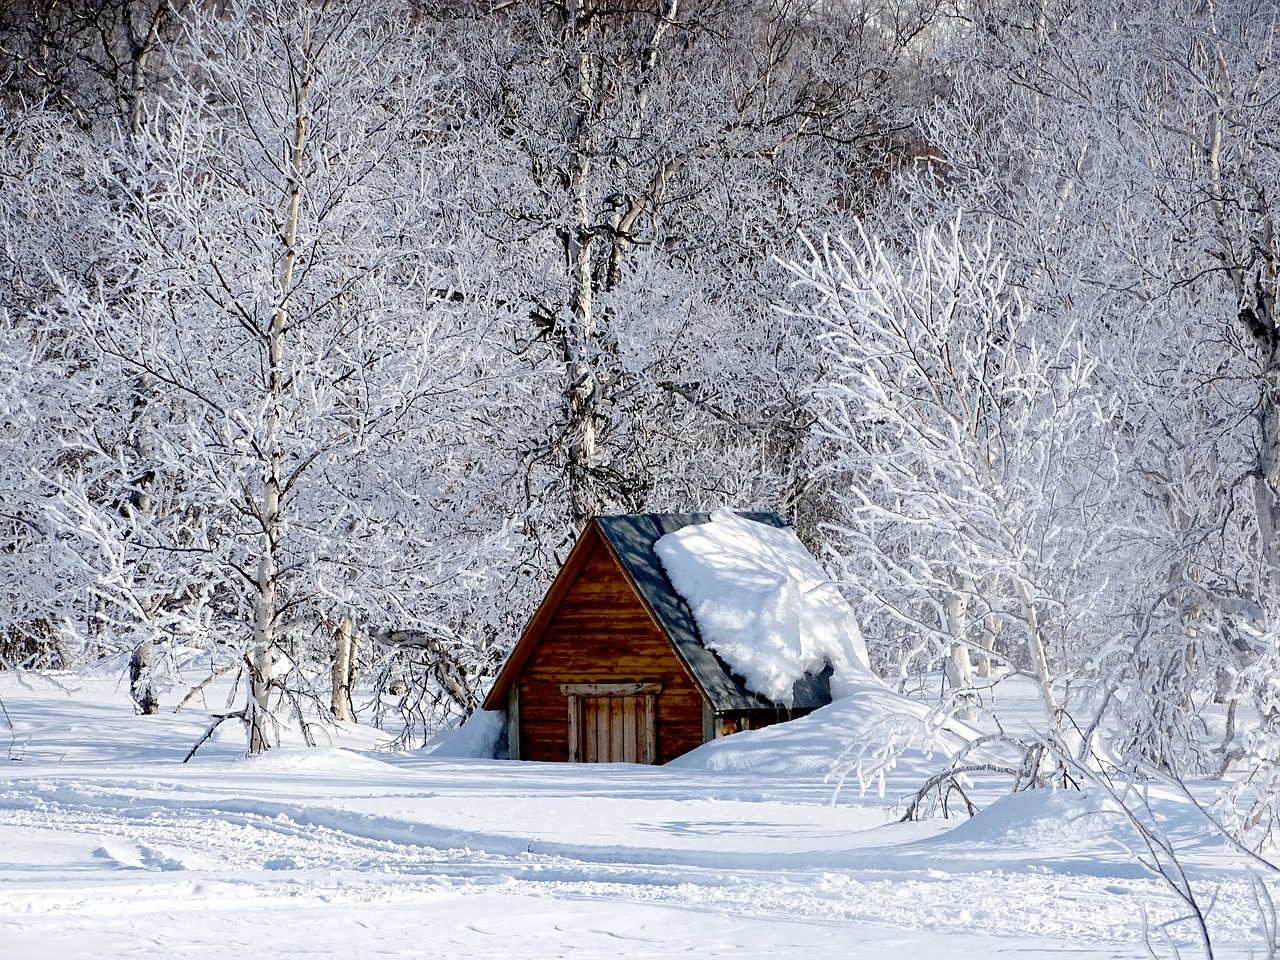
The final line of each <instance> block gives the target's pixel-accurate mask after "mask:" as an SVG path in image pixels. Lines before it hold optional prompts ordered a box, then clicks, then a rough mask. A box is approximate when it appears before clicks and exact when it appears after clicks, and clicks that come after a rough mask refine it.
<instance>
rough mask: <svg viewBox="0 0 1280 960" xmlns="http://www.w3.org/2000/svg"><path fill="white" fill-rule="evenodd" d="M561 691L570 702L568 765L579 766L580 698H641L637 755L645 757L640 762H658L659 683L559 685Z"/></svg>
mask: <svg viewBox="0 0 1280 960" xmlns="http://www.w3.org/2000/svg"><path fill="white" fill-rule="evenodd" d="M560 692H561V693H563V694H564V695H565V697H566V698H567V699H568V701H569V703H568V706H569V762H570V763H581V762H583V760H582V757H581V752H582V751H581V742H582V731H581V729H580V727H581V718H582V708H581V703H580V698H582V697H644V720H643V724H644V728H643V731H642V732H641V742H640V745H639V746H640V750H639V754H640V756H642V757H643V756H647V757H648V759H647V760H641V761H639V762H641V763H657V762H658V736H657V733H658V694H660V693H661V692H662V684H661V683H659V682H656V681H634V682H627V683H562V684H560Z"/></svg>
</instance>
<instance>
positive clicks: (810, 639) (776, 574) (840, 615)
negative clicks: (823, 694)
mask: <svg viewBox="0 0 1280 960" xmlns="http://www.w3.org/2000/svg"><path fill="white" fill-rule="evenodd" d="M655 549H656V550H657V553H658V558H659V559H660V560H661V561H662V565H663V567H664V568H666V571H667V576H668V577H670V578H671V583H672V585H673V586H674V587H675V588H676V592H678V593H679V594H680V595H681V596H682V597H684V598H685V600H686V601H687V602H688V604H689V609H690V610H691V611H692V612H693V617H694V620H695V621H697V624H698V630H699V632H700V633H701V634H702V641H703V643H705V644H706V645H707V647H708V648H710V649H711V650H714V651H715V652H716V653H717V654H719V655H720V656H721V657H722V658H723V659H724V661H725V663H727V664H728V665H729V668H730V669H731V670H733V672H734V673H736V674H738V676H740V677H742V679H743V681H744V682H745V683H746V685H747V687H748V688H749V689H751V690H753V691H755V692H756V693H759V694H761V695H762V696H765V697H768V698H769V699H770V700H772V701H774V702H775V703H781V704H784V705H786V706H790V705H791V701H792V688H793V686H794V685H795V682H796V681H797V680H799V679H800V678H801V677H802V676H803V675H804V674H805V673H806V672H813V673H817V672H820V671H821V670H822V668H823V667H824V666H825V665H826V664H828V663H830V664H831V666H832V668H833V671H834V672H833V673H832V677H831V690H832V695H833V696H835V697H840V696H841V695H842V693H844V692H847V690H848V689H849V687H848V684H849V683H850V681H852V680H854V679H855V678H856V679H858V680H862V681H864V682H865V680H866V679H867V677H869V676H870V675H871V671H870V668H869V666H868V664H867V650H866V647H865V645H864V644H863V642H862V634H861V633H860V632H859V630H858V624H857V621H856V620H855V618H854V615H853V610H852V609H851V608H850V606H849V604H848V603H847V602H846V601H845V599H844V597H842V596H841V595H840V592H839V590H837V589H836V587H835V586H834V585H833V584H832V583H831V581H830V578H829V577H828V576H827V574H826V573H825V572H824V571H823V569H822V568H821V567H820V566H818V564H817V562H816V561H815V560H814V559H813V557H812V556H811V555H810V553H809V551H808V550H806V549H805V547H804V545H803V544H802V543H801V542H800V540H799V539H798V538H797V537H796V535H795V533H794V532H793V531H791V530H789V529H778V528H777V527H772V526H768V525H766V524H763V523H757V522H755V521H754V520H747V519H745V518H743V517H740V516H738V515H737V514H735V513H733V512H732V511H730V510H717V511H716V512H715V513H713V514H712V515H711V520H710V522H708V523H703V524H693V525H691V526H687V527H685V528H683V529H682V530H678V531H676V532H675V533H670V534H667V535H666V536H665V537H663V538H662V539H660V540H659V541H658V542H657V545H656V547H655Z"/></svg>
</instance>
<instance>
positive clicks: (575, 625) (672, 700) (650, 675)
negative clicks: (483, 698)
mask: <svg viewBox="0 0 1280 960" xmlns="http://www.w3.org/2000/svg"><path fill="white" fill-rule="evenodd" d="M529 639H531V640H536V643H535V645H534V647H533V649H532V651H531V652H530V654H529V657H528V659H527V660H526V661H525V664H524V666H523V669H522V670H521V671H520V677H519V680H518V683H519V701H520V709H519V715H520V731H519V743H520V757H521V759H523V760H558V761H567V760H568V759H569V705H568V698H567V697H566V695H565V694H564V693H563V692H562V691H561V689H560V688H561V685H562V684H580V683H619V682H631V681H635V682H645V683H653V682H657V683H661V684H662V691H661V693H659V694H658V697H657V713H656V728H657V729H656V735H657V736H656V740H657V744H656V746H657V757H656V759H657V762H658V763H666V762H667V761H668V760H671V759H673V758H675V757H678V756H680V755H681V754H682V753H688V752H689V751H690V750H692V749H693V748H694V747H697V746H699V745H700V744H701V743H702V705H703V697H702V693H701V691H699V689H698V688H697V687H696V686H695V685H694V683H693V680H692V678H690V676H689V674H688V673H687V672H686V671H685V668H684V665H683V664H682V663H681V662H680V659H679V657H677V656H676V653H675V651H674V650H673V649H672V647H671V643H670V641H668V640H667V638H666V637H665V636H664V635H663V633H662V632H661V631H660V630H659V629H658V627H657V625H656V624H655V623H654V622H653V620H652V619H651V618H650V616H649V614H648V612H647V611H646V610H645V608H644V605H643V604H642V603H641V602H640V599H639V598H638V597H637V596H636V595H635V593H634V592H633V591H632V589H631V587H630V585H629V584H628V583H627V581H626V578H625V576H624V575H623V572H622V570H621V568H620V567H619V566H618V563H617V561H615V560H614V559H613V556H612V555H611V554H610V553H609V550H608V548H607V547H606V546H605V545H604V543H603V542H601V541H600V540H599V539H597V540H596V541H595V543H594V545H593V546H592V548H591V551H590V553H588V555H587V557H586V560H585V561H584V563H583V565H582V567H581V569H580V570H579V572H578V575H577V577H576V578H575V579H574V581H573V583H572V584H571V585H570V586H569V588H568V590H567V591H566V592H565V594H564V596H563V598H562V599H561V601H560V603H559V605H558V606H557V607H556V609H555V611H554V612H553V613H552V614H551V616H550V618H549V620H548V621H547V623H546V626H545V627H544V629H543V630H542V633H541V635H540V636H538V637H536V638H534V637H530V638H529Z"/></svg>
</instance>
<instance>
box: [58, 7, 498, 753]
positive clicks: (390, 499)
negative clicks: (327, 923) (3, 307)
mask: <svg viewBox="0 0 1280 960" xmlns="http://www.w3.org/2000/svg"><path fill="white" fill-rule="evenodd" d="M408 29H410V28H409V25H408V23H407V21H404V20H401V19H398V17H397V14H396V12H395V10H393V9H388V10H380V11H378V15H377V16H374V15H372V14H371V13H370V12H369V11H367V10H363V9H360V8H357V7H355V6H354V5H350V4H338V3H331V4H320V5H315V6H312V5H308V4H293V3H283V2H282V3H278V4H266V5H263V4H251V5H245V6H244V7H234V8H232V9H230V10H228V11H226V12H225V13H223V14H221V15H214V14H204V13H200V14H193V15H192V16H190V17H189V18H188V19H187V20H186V21H184V30H185V32H186V33H185V36H184V40H185V42H186V49H187V51H188V52H187V53H186V54H185V55H184V56H185V59H184V63H183V69H182V71H181V72H180V73H178V72H177V71H175V75H176V76H178V77H179V79H178V80H176V81H175V82H174V84H173V85H172V86H171V87H170V88H169V90H168V92H167V93H166V95H165V97H164V98H163V100H162V102H161V104H160V106H159V107H158V109H157V110H156V111H155V112H154V114H153V115H152V116H150V117H149V118H148V121H147V123H146V124H144V127H143V130H142V132H141V135H140V137H139V139H138V141H137V149H133V150H129V151H124V152H123V155H122V157H121V161H120V162H121V163H122V164H124V165H125V167H124V169H125V170H126V175H128V176H129V177H131V178H132V182H138V183H145V184H146V185H147V189H146V191H145V193H144V194H143V199H142V203H143V205H144V218H143V220H144V222H145V224H146V230H145V231H144V232H143V233H142V235H141V236H139V235H137V234H136V233H134V232H133V231H132V230H131V229H129V226H128V225H127V224H125V223H123V222H122V223H121V224H120V232H119V233H117V234H116V235H115V236H113V237H112V246H111V249H112V251H113V253H112V255H113V256H114V257H115V258H116V260H115V263H116V264H117V265H118V267H119V269H121V270H126V271H128V276H129V277H130V282H129V286H128V292H129V296H128V297H127V298H126V299H125V300H124V301H123V302H119V303H117V302H114V301H112V302H107V301H103V300H98V299H95V298H94V297H93V296H92V294H91V292H85V293H81V294H79V296H78V298H73V297H70V296H69V297H68V307H67V310H68V315H69V316H85V317H88V318H89V319H90V322H92V323H93V328H94V329H95V330H98V331H101V330H106V331H108V332H107V333H106V334H101V333H99V334H98V336H97V339H96V342H97V343H98V344H99V348H100V349H101V351H102V353H103V355H104V356H105V358H107V360H108V361H109V363H110V364H111V366H112V368H113V369H115V370H116V371H118V374H119V376H121V377H125V378H129V377H137V376H139V375H146V376H147V377H148V378H150V379H151V381H152V382H153V383H154V384H155V385H156V389H155V395H154V400H153V403H152V407H151V417H152V419H153V422H154V423H155V425H156V429H155V434H154V456H155V459H156V462H157V464H158V471H159V472H161V473H165V474H169V475H176V474H179V473H180V474H181V475H182V478H183V482H182V483H181V484H175V485H174V488H173V489H174V494H175V499H174V500H173V501H172V502H166V503H165V504H164V505H163V508H162V509H158V510H157V516H158V519H157V521H156V523H155V524H154V525H153V529H154V531H155V532H156V533H157V534H159V532H160V531H162V530H163V527H162V526H161V523H162V520H161V519H160V518H162V517H164V518H167V517H173V516H181V517H184V518H186V523H187V525H188V527H189V529H188V530H187V532H186V533H185V534H184V536H185V537H186V542H179V541H177V540H175V538H174V537H173V536H164V537H160V536H158V535H157V537H156V539H155V541H154V542H152V543H151V544H150V549H151V550H152V551H154V552H155V553H156V554H159V555H167V556H170V557H177V556H179V555H182V556H185V557H186V563H187V565H188V568H189V569H200V570H202V571H204V572H205V573H206V574H207V575H208V576H209V578H210V579H211V581H212V582H213V583H214V584H215V586H214V587H213V593H214V595H215V599H214V600H213V601H212V602H213V603H215V604H216V606H217V608H218V610H219V614H220V618H221V619H222V620H223V623H224V624H225V626H224V628H223V629H226V630H235V629H237V628H236V627H235V624H236V623H237V622H242V623H247V624H249V625H251V630H250V633H249V635H248V636H246V637H244V638H243V639H240V638H238V637H235V636H220V637H219V638H218V639H219V640H220V641H222V642H224V643H227V644H228V645H229V647H230V648H231V649H233V650H238V651H240V652H242V653H243V654H244V656H245V664H246V671H247V673H248V675H249V677H250V681H251V696H250V698H249V700H248V702H247V705H246V708H245V710H244V711H243V716H244V718H245V720H246V722H247V723H248V726H249V736H250V739H249V747H250V751H251V752H258V751H261V750H263V749H266V748H267V747H268V746H270V745H271V744H272V743H273V742H274V738H275V733H274V722H275V721H274V718H275V717H277V716H278V715H279V707H280V705H281V703H284V704H287V705H288V706H289V707H290V708H291V709H292V710H294V711H295V712H298V713H303V712H305V711H304V706H305V705H304V704H302V703H301V702H300V701H299V700H298V696H299V692H300V691H302V690H303V686H300V685H299V683H298V681H299V674H298V667H299V665H300V664H302V663H303V662H304V661H305V660H306V659H307V658H308V657H309V656H310V652H309V650H308V642H307V638H308V637H310V636H311V635H312V634H313V632H314V631H315V630H316V629H317V628H318V627H320V626H321V625H326V624H339V623H341V622H342V621H343V620H344V619H346V618H351V617H356V616H357V615H358V617H359V618H360V619H363V620H369V619H372V620H374V621H375V622H377V621H379V620H382V619H383V618H386V619H392V618H400V617H402V616H403V615H404V614H405V609H406V602H407V601H408V600H409V598H412V597H415V596H417V597H423V598H426V599H425V601H424V602H423V606H424V608H425V609H422V610H418V611H411V616H416V617H429V616H430V611H431V610H432V609H436V610H439V609H441V607H442V606H447V604H443V605H442V604H441V603H440V601H439V600H435V599H432V594H433V592H439V590H440V588H439V587H438V586H436V585H437V584H439V583H441V582H443V583H446V584H449V583H453V584H455V586H454V587H452V588H450V589H463V587H464V586H465V584H462V585H459V582H460V581H465V580H466V574H465V571H464V570H461V569H460V568H461V567H465V562H466V561H465V558H466V557H467V556H468V555H473V553H474V549H475V547H476V541H472V540H468V539H466V530H467V529H468V528H466V527H464V526H450V523H451V521H452V518H453V516H454V515H455V514H456V515H457V516H458V517H462V516H463V515H464V513H465V511H466V510H467V509H474V506H473V505H472V504H470V503H467V502H466V501H465V500H463V499H462V498H463V497H464V496H465V491H464V490H462V489H460V487H459V479H460V477H461V476H463V475H465V474H466V472H467V471H470V470H474V458H475V456H476V454H475V453H470V452H468V450H467V449H466V448H465V446H464V445H463V444H462V443H461V442H460V441H459V438H460V437H464V436H466V435H467V426H466V424H467V422H468V417H469V411H470V410H471V409H473V408H474V407H475V406H476V404H475V400H474V395H473V391H472V389H471V384H472V382H473V380H474V379H475V378H478V377H481V376H482V375H485V374H491V373H492V368H491V367H490V366H489V364H488V359H489V358H488V357H487V353H486V351H488V350H489V347H488V345H487V343H486V339H485V332H484V329H483V327H476V326H474V325H471V324H470V323H464V322H463V321H462V318H461V317H460V315H459V311H458V310H457V309H455V308H453V307H451V306H450V303H451V301H450V299H449V298H448V297H447V296H444V297H442V296H441V293H440V291H442V290H446V291H447V290H448V289H449V288H450V286H451V285H452V282H453V280H452V276H454V275H456V274H451V268H450V266H449V264H450V262H451V261H452V262H453V263H454V264H455V267H454V268H453V269H454V270H455V271H456V264H457V260H456V258H454V257H453V251H449V252H448V254H447V255H446V254H444V253H442V252H441V251H440V250H439V249H438V248H437V247H436V246H435V237H436V234H437V231H438V227H439V222H440V218H439V215H438V213H437V212H436V211H437V210H438V209H439V206H440V200H439V185H440V183H441V182H442V181H443V180H445V179H447V177H448V175H449V174H448V171H449V169H450V166H451V165H452V164H454V163H456V162H457V160H456V158H455V157H453V156H451V155H450V154H449V153H448V152H447V151H446V150H440V151H438V152H435V153H433V154H431V155H430V156H429V157H428V155H426V154H422V153H420V152H419V150H418V149H417V148H419V147H420V146H421V145H424V144H427V143H430V142H431V133H432V131H431V124H432V123H433V119H432V111H433V109H434V107H435V100H434V97H435V96H436V87H435V86H434V85H433V84H434V79H435V78H433V76H432V75H431V74H430V73H420V74H418V75H416V76H414V77H411V78H406V77H404V76H403V74H402V73H401V71H400V70H399V69H398V67H397V66H396V64H397V62H398V61H397V60H396V58H394V57H391V56H387V55H386V52H387V48H388V45H389V44H391V43H392V42H393V39H394V38H399V37H400V36H401V34H400V32H399V31H402V30H408ZM129 164H133V166H129ZM107 318H111V319H113V320H114V323H106V322H98V321H99V319H102V320H106V319H107ZM87 329H88V328H86V333H87ZM471 529H474V524H473V525H472V528H471ZM450 534H453V535H456V536H457V539H456V540H453V541H452V542H450V541H449V535H450ZM493 534H494V536H499V537H500V536H501V526H500V524H499V525H497V526H496V527H495V529H494V531H493ZM322 632H323V635H324V636H325V637H326V638H327V640H331V639H332V637H333V636H334V634H333V633H332V632H331V628H330V627H326V628H325V629H324V630H323V631H322ZM323 646H325V647H328V649H329V650H330V651H331V650H332V648H331V647H329V646H328V643H327V642H326V643H325V644H323ZM325 673H326V675H327V674H328V668H327V659H326V670H325ZM280 698H283V699H280Z"/></svg>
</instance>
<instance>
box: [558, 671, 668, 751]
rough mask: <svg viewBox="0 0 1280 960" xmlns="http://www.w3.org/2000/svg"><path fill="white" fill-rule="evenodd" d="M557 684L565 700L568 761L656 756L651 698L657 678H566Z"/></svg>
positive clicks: (654, 709) (654, 706)
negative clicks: (593, 680) (652, 680)
mask: <svg viewBox="0 0 1280 960" xmlns="http://www.w3.org/2000/svg"><path fill="white" fill-rule="evenodd" d="M561 690H562V691H563V692H564V694H565V696H566V697H567V698H568V701H569V702H568V708H569V760H570V761H572V762H577V763H655V762H656V761H657V759H658V738H657V713H658V709H657V707H658V704H657V701H658V692H659V690H661V684H656V683H626V684H622V683H616V684H606V683H577V684H568V683H567V684H564V685H562V687H561Z"/></svg>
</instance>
